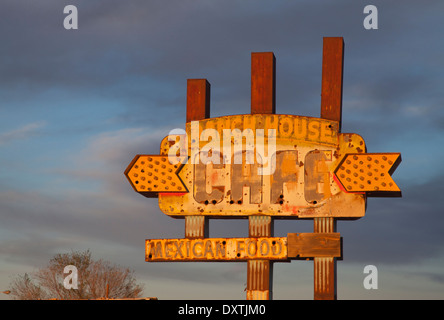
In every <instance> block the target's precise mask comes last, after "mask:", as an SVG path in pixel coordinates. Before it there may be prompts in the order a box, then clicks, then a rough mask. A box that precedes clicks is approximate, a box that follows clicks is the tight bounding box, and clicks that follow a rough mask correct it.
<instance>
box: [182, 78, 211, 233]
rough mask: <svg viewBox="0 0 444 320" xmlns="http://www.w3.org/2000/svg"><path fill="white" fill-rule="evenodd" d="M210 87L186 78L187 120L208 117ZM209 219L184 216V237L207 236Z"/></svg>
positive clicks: (197, 80) (204, 81) (202, 80)
mask: <svg viewBox="0 0 444 320" xmlns="http://www.w3.org/2000/svg"><path fill="white" fill-rule="evenodd" d="M210 88H211V85H210V83H209V82H208V81H207V80H206V79H188V80H187V122H191V121H199V120H203V119H207V118H209V117H210ZM208 230H209V220H208V217H206V216H186V217H185V237H186V238H191V239H194V238H207V237H208V234H209V232H208Z"/></svg>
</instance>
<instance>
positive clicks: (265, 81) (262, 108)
mask: <svg viewBox="0 0 444 320" xmlns="http://www.w3.org/2000/svg"><path fill="white" fill-rule="evenodd" d="M264 113H266V114H275V113H276V59H275V57H274V54H273V52H252V53H251V114H264Z"/></svg>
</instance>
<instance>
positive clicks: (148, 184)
mask: <svg viewBox="0 0 444 320" xmlns="http://www.w3.org/2000/svg"><path fill="white" fill-rule="evenodd" d="M182 166H183V164H181V163H175V164H172V163H170V162H169V159H168V156H166V155H137V156H135V157H134V159H133V161H131V163H130V164H129V166H128V167H127V169H126V170H125V175H126V177H127V178H128V180H129V182H130V184H131V185H132V187H133V188H134V190H135V191H136V192H138V193H140V194H142V195H144V196H145V197H148V198H151V197H157V196H158V194H159V193H170V192H188V190H187V188H186V187H185V185H184V184H183V183H182V180H181V179H180V178H179V176H178V175H177V173H178V172H179V171H180V169H181V168H182Z"/></svg>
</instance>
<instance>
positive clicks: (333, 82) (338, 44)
mask: <svg viewBox="0 0 444 320" xmlns="http://www.w3.org/2000/svg"><path fill="white" fill-rule="evenodd" d="M343 64H344V39H343V38H342V37H326V38H324V40H323V54H322V94H321V118H324V119H329V120H334V121H338V122H339V128H338V129H339V132H340V131H341V120H342V80H343V76H342V74H343V68H344V67H343ZM314 232H318V233H328V232H336V221H335V219H334V218H331V217H326V218H315V219H314ZM336 281H337V279H336V258H333V257H326V258H314V299H315V300H336V299H337V294H336Z"/></svg>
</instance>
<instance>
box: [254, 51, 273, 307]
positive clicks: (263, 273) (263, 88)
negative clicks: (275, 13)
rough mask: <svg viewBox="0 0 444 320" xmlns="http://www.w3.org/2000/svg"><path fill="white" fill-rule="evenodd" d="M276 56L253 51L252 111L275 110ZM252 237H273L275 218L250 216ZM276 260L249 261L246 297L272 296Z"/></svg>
mask: <svg viewBox="0 0 444 320" xmlns="http://www.w3.org/2000/svg"><path fill="white" fill-rule="evenodd" d="M275 88H276V59H275V57H274V54H273V53H272V52H253V53H252V54H251V114H274V113H276V89H275ZM248 229H249V236H250V237H254V238H257V237H272V236H273V218H272V217H270V216H250V217H249V218H248ZM272 288H273V262H272V261H270V260H249V261H248V262H247V300H271V299H272V292H273V289H272Z"/></svg>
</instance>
